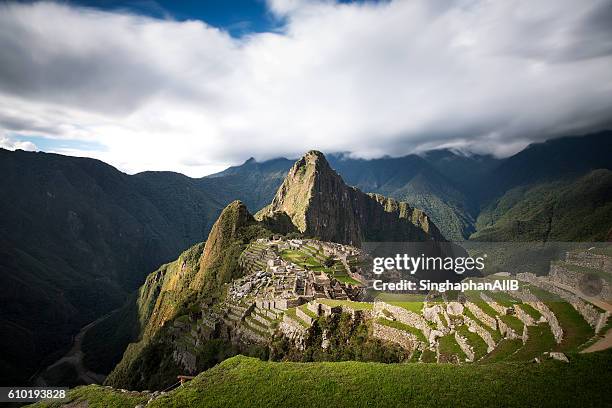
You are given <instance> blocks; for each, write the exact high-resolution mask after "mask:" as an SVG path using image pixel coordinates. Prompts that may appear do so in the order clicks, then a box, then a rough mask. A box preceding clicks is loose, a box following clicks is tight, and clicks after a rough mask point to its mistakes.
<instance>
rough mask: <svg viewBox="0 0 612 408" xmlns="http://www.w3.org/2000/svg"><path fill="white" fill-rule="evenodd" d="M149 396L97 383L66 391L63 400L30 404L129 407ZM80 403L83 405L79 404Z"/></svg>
mask: <svg viewBox="0 0 612 408" xmlns="http://www.w3.org/2000/svg"><path fill="white" fill-rule="evenodd" d="M148 399H149V396H148V395H147V394H145V393H139V392H136V391H133V392H132V391H128V392H120V391H117V390H113V389H110V388H105V387H101V386H99V385H88V386H85V387H78V388H75V389H73V390H70V391H69V392H68V398H67V399H66V400H65V401H63V402H57V401H56V402H38V403H36V404H33V405H30V406H31V407H36V408H59V407H61V406H63V404H69V405H73V406H86V407H88V408H107V407H118V408H121V407H126V408H127V407H130V408H134V407H135V406H136V405H138V404H146V403H147V401H148ZM79 403H82V404H83V405H79Z"/></svg>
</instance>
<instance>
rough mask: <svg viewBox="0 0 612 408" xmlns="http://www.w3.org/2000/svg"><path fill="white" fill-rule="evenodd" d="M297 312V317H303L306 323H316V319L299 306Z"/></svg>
mask: <svg viewBox="0 0 612 408" xmlns="http://www.w3.org/2000/svg"><path fill="white" fill-rule="evenodd" d="M295 314H296V316H297V317H299V318H300V319H302V320H303V321H305V322H306V323H308V324H309V325H310V326H312V324H313V323H314V321H315V319H313V318H312V317H310V315H309V314H308V313H306V312H304V311H303V310H302V309H300V308H299V307H297V308H296V309H295Z"/></svg>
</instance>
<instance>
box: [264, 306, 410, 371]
mask: <svg viewBox="0 0 612 408" xmlns="http://www.w3.org/2000/svg"><path fill="white" fill-rule="evenodd" d="M296 319H298V321H299V318H297V317H296ZM371 330H372V328H371V323H369V322H366V321H364V320H362V319H359V318H357V319H353V318H352V316H351V315H350V314H348V313H342V314H340V315H337V314H335V315H332V316H328V317H320V318H318V319H317V320H316V321H315V323H314V325H313V326H312V327H311V328H309V335H308V337H307V343H306V348H305V350H304V351H300V350H296V349H295V347H294V346H293V345H292V344H291V343H290V341H289V340H288V339H287V338H286V337H281V338H277V339H275V340H274V341H273V342H272V344H271V346H270V359H272V360H274V361H301V362H308V361H347V360H355V361H381V362H386V363H397V362H402V361H407V360H408V359H409V357H410V353H409V352H407V351H406V350H404V349H402V348H401V347H399V346H397V345H393V344H388V343H385V342H382V341H380V340H378V339H375V338H374V337H372V336H371ZM323 333H325V339H326V341H327V347H325V348H323V347H322V344H323Z"/></svg>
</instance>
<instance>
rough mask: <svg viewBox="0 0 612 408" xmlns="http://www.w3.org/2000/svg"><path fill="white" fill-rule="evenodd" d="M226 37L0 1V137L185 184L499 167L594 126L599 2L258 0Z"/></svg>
mask: <svg viewBox="0 0 612 408" xmlns="http://www.w3.org/2000/svg"><path fill="white" fill-rule="evenodd" d="M270 9H271V11H272V12H273V13H274V14H275V15H277V16H278V17H282V18H283V19H284V21H285V25H284V26H283V27H282V29H281V31H279V32H274V33H258V34H252V35H249V36H247V37H243V38H240V39H236V38H232V37H231V36H229V35H228V34H227V33H226V32H224V31H222V30H219V29H216V28H213V27H210V26H208V25H206V24H205V23H203V22H199V21H187V22H177V21H171V20H157V19H152V18H146V17H142V16H135V15H129V14H119V13H110V12H102V11H96V10H93V9H85V8H76V7H71V6H68V5H64V4H55V3H35V4H15V3H11V4H6V3H5V4H3V5H1V6H0V62H1V63H0V128H3V129H4V130H6V131H10V132H12V134H15V133H22V134H28V135H44V136H47V137H54V138H59V139H77V140H81V141H86V142H95V143H97V144H99V145H100V146H102V147H103V148H101V149H97V150H95V151H88V152H79V151H78V150H76V151H75V150H71V151H70V153H75V154H82V155H92V156H95V157H98V158H100V159H102V160H105V161H107V162H109V163H111V164H114V165H116V166H118V167H120V168H121V169H124V170H126V171H130V172H134V171H139V170H146V169H151V170H155V169H166V170H175V171H181V172H184V173H186V174H190V175H203V174H206V173H209V172H212V171H215V170H218V169H220V168H222V167H224V166H226V165H229V164H230V163H235V162H237V161H240V160H242V159H245V158H247V157H249V156H255V157H257V158H259V159H266V158H270V157H275V156H279V155H286V156H293V157H295V156H297V155H299V154H301V153H302V152H304V151H306V150H309V149H312V148H316V149H320V150H323V151H328V152H332V151H350V152H353V154H355V155H357V156H361V157H375V156H380V155H383V154H391V155H395V156H397V155H402V154H407V153H410V152H413V151H419V150H423V149H427V148H435V147H439V146H452V147H455V148H462V149H471V150H474V151H478V152H494V153H496V154H509V153H512V152H514V151H516V150H517V149H520V148H521V147H523V146H524V145H525V144H527V143H529V142H530V141H534V140H542V139H545V138H548V137H551V136H557V135H562V134H570V133H580V132H586V131H590V130H594V129H598V128H602V127H606V126H609V125H610V122H611V119H612V115H610V112H612V70H611V69H610V67H611V66H612V28H611V26H610V25H609V24H608V23H607V22H608V21H609V19H608V18H607V17H612V4H611V2H609V1H597V0H593V1H584V2H575V1H571V0H542V1H538V2H533V1H523V0H516V1H504V2H490V1H484V0H482V1H476V0H474V1H469V0H465V1H454V2H447V1H431V0H414V1H391V2H381V3H353V4H336V3H334V2H331V1H318V2H307V1H303V0H274V1H271V2H270Z"/></svg>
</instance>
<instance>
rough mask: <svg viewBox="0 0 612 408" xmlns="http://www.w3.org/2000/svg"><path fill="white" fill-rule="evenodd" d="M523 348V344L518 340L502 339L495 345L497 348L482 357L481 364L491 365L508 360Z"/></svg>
mask: <svg viewBox="0 0 612 408" xmlns="http://www.w3.org/2000/svg"><path fill="white" fill-rule="evenodd" d="M522 346H523V342H522V341H521V340H519V339H512V340H509V339H503V340H501V341H500V342H499V343H497V347H495V349H494V350H493V351H491V352H490V353H489V354H487V355H486V356H484V357H483V358H482V360H480V361H481V362H483V363H484V362H487V363H493V362H497V361H502V360H506V359H508V358H509V357H510V356H511V355H512V354H513V353H514V352H516V351H517V350H518V349H520V348H521V347H522Z"/></svg>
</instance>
